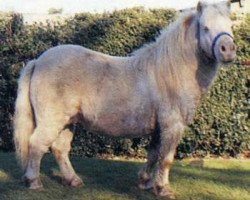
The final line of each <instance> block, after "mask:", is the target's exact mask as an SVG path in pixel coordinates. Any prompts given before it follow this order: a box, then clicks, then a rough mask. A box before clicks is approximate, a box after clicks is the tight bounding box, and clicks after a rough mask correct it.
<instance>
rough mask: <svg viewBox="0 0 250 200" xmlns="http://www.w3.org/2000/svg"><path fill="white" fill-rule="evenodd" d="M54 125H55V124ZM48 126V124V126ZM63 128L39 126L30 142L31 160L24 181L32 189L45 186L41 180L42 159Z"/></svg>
mask: <svg viewBox="0 0 250 200" xmlns="http://www.w3.org/2000/svg"><path fill="white" fill-rule="evenodd" d="M53 124H54V123H53ZM46 125H47V124H46ZM60 129H61V127H59V126H58V127H56V126H55V124H54V126H53V127H51V126H45V124H37V127H36V128H35V130H34V133H33V134H32V135H31V137H30V141H29V158H28V164H27V168H26V172H25V174H24V177H23V178H24V180H25V182H26V183H27V184H28V186H29V188H30V189H36V190H40V189H42V188H43V185H42V183H41V181H40V178H39V173H40V164H41V159H42V157H43V155H44V153H46V152H47V151H48V148H49V147H50V146H51V145H52V143H53V142H54V141H55V139H56V138H57V137H58V134H59V132H60Z"/></svg>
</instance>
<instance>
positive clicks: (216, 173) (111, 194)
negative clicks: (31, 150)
mask: <svg viewBox="0 0 250 200" xmlns="http://www.w3.org/2000/svg"><path fill="white" fill-rule="evenodd" d="M71 160H72V162H73V165H74V167H75V169H76V171H77V172H78V174H79V175H80V176H81V177H82V178H83V181H84V182H85V186H84V187H82V188H77V189H76V188H68V187H64V186H62V185H61V184H60V173H59V170H58V166H57V165H56V163H55V161H54V159H53V157H52V156H51V155H47V156H46V157H45V158H44V160H43V162H42V167H41V177H42V182H43V183H44V186H45V190H44V191H42V192H35V191H30V190H28V189H27V188H25V186H24V185H23V183H22V182H21V181H20V177H21V176H22V173H21V171H20V169H19V167H18V166H17V164H16V161H15V156H14V154H13V153H1V152H0V199H1V200H40V199H41V200H51V199H53V200H56V199H64V200H92V199H93V200H131V199H133V200H135V199H138V200H153V199H164V198H156V197H155V196H154V195H153V194H152V193H151V192H150V191H141V190H139V189H138V188H137V172H138V170H139V168H140V167H141V166H142V163H141V162H135V161H133V162H131V161H111V160H98V159H83V158H78V157H73V158H72V159H71ZM170 180H171V183H172V188H173V190H174V191H175V193H176V196H177V199H179V200H229V199H231V200H249V199H250V160H222V159H221V160H218V159H209V160H184V161H176V162H175V164H174V166H173V169H172V171H171V176H170Z"/></svg>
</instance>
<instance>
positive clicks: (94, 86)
mask: <svg viewBox="0 0 250 200" xmlns="http://www.w3.org/2000/svg"><path fill="white" fill-rule="evenodd" d="M229 5H230V2H224V3H219V4H206V3H204V2H203V3H202V2H199V3H198V5H197V9H196V10H193V11H190V12H188V13H185V14H183V15H182V16H181V17H179V19H178V20H177V21H176V22H174V23H172V24H171V25H170V26H169V27H167V28H166V29H165V30H163V31H162V32H161V34H160V36H159V37H158V38H157V40H156V41H155V42H153V43H151V44H149V45H146V46H144V47H142V48H140V49H139V50H137V51H135V52H134V53H133V54H132V55H131V56H129V57H115V56H109V55H105V54H102V53H99V52H95V51H92V50H89V49H86V48H84V47H81V46H77V45H60V46H57V47H53V48H51V49H49V50H47V51H45V52H44V53H43V54H42V55H41V56H40V57H39V58H37V59H36V60H32V61H30V62H29V63H28V64H27V66H25V67H24V69H23V70H22V72H21V76H20V79H19V82H18V95H17V99H16V107H15V116H14V129H15V133H14V140H15V145H16V153H17V157H18V158H19V160H20V163H21V166H22V168H23V169H24V170H25V175H24V178H25V180H26V182H27V183H29V187H30V189H38V190H39V189H41V188H42V187H43V186H42V183H41V181H40V179H39V171H40V162H41V158H42V157H43V155H44V153H45V152H47V151H48V149H49V148H51V149H52V151H53V154H54V155H55V158H56V160H57V162H58V164H59V167H60V170H61V172H62V175H63V183H64V184H66V185H69V186H74V187H77V186H80V185H82V180H81V178H80V177H79V176H78V175H77V174H76V172H75V171H74V169H73V167H72V165H71V163H70V160H69V156H68V153H69V151H70V148H71V145H70V144H71V140H72V137H73V133H72V132H71V131H70V130H69V129H68V128H67V127H68V125H69V124H71V123H74V122H81V123H83V125H84V126H85V128H86V129H88V130H91V131H92V132H95V133H97V134H98V133H104V134H109V135H113V136H130V137H133V136H136V137H137V136H143V135H151V136H152V141H151V144H150V150H149V152H148V159H147V162H146V163H145V165H144V166H143V167H142V169H141V170H140V172H139V187H140V188H141V189H150V188H152V189H153V191H154V193H155V194H156V195H160V196H168V197H171V198H173V197H174V195H173V192H172V191H171V189H170V186H169V170H170V166H171V164H172V162H173V159H174V154H175V149H176V147H177V145H178V143H179V141H180V139H181V138H182V135H183V131H184V127H185V126H186V125H187V124H189V123H191V122H192V119H193V115H194V113H195V110H196V107H197V106H198V105H199V103H200V101H201V97H202V95H203V94H204V93H205V92H206V91H207V90H208V88H209V86H210V85H211V83H212V82H213V79H214V77H215V76H216V73H217V70H218V63H228V62H231V61H233V60H234V58H235V56H236V47H235V44H234V41H233V35H232V30H231V21H230V18H229V14H230V12H229Z"/></svg>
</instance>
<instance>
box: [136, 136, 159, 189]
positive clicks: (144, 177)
mask: <svg viewBox="0 0 250 200" xmlns="http://www.w3.org/2000/svg"><path fill="white" fill-rule="evenodd" d="M159 147H160V141H159V133H158V132H156V133H154V134H153V135H152V139H151V141H150V144H149V150H148V155H147V162H146V163H145V164H144V165H143V167H142V168H141V170H140V171H139V173H138V176H139V188H140V189H142V190H148V189H151V188H152V187H153V175H154V174H153V168H154V166H155V164H156V163H157V161H158V155H159Z"/></svg>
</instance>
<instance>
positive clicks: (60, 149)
mask: <svg viewBox="0 0 250 200" xmlns="http://www.w3.org/2000/svg"><path fill="white" fill-rule="evenodd" d="M72 138H73V133H72V132H71V131H70V130H69V129H64V130H63V131H62V132H61V133H60V135H59V136H58V138H57V139H56V140H55V141H54V142H53V144H52V146H51V148H52V152H53V154H54V156H55V158H56V161H57V163H58V165H59V168H60V170H61V173H62V175H63V184H64V185H69V186H73V187H79V186H82V185H83V182H82V180H81V178H79V176H77V175H76V173H75V171H74V169H73V167H72V165H71V162H70V160H69V151H70V148H71V141H72Z"/></svg>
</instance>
